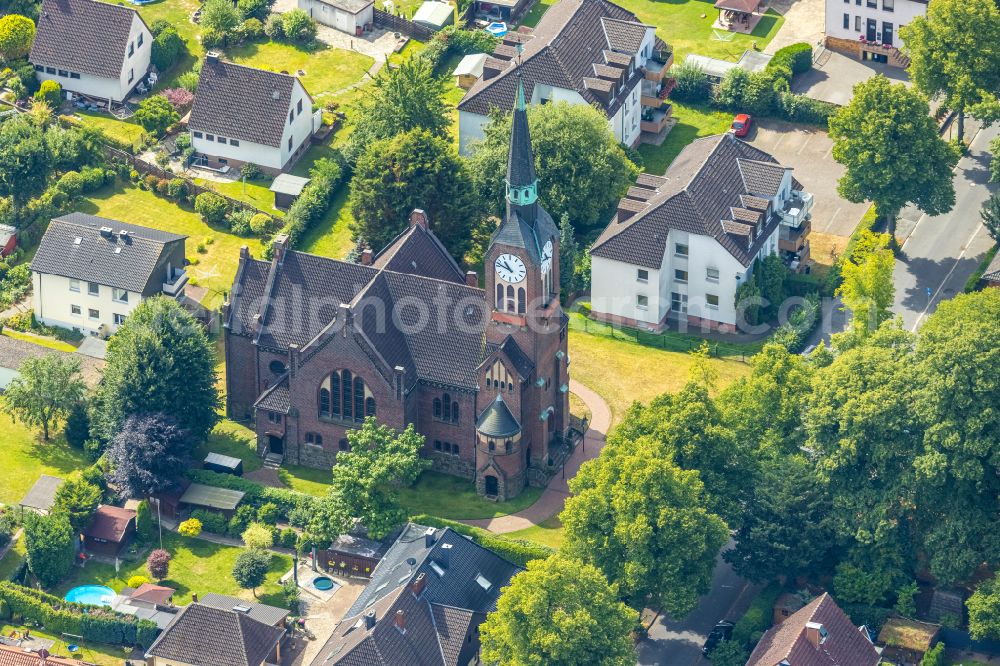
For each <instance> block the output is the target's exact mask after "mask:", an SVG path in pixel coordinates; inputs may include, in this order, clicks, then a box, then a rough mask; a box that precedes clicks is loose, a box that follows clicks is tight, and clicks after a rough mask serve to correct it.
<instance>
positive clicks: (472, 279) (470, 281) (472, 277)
mask: <svg viewBox="0 0 1000 666" xmlns="http://www.w3.org/2000/svg"><path fill="white" fill-rule="evenodd" d="M465 284H467V285H469V286H470V287H478V286H479V275H478V274H477V273H476V271H466V273H465Z"/></svg>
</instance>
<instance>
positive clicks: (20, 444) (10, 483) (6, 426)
mask: <svg viewBox="0 0 1000 666" xmlns="http://www.w3.org/2000/svg"><path fill="white" fill-rule="evenodd" d="M0 429H2V430H3V436H2V437H0V440H2V441H3V446H0V469H2V470H3V481H2V482H0V502H2V503H4V504H17V503H18V502H19V501H21V498H22V497H24V495H25V493H27V492H28V490H29V489H30V488H31V486H33V485H34V484H35V481H37V480H38V477H39V476H41V475H42V474H49V475H51V476H61V477H63V478H65V477H66V476H68V475H69V474H71V473H72V472H74V471H76V470H78V469H83V468H84V467H87V466H88V465H89V464H90V462H89V461H88V460H87V457H86V456H84V455H83V451H80V450H78V449H74V448H72V447H70V446H69V445H68V444H66V440H64V439H63V437H62V434H61V426H60V428H59V432H60V434H59V435H53V436H52V439H51V440H50V441H48V442H43V441H42V434H41V431H40V430H34V429H30V428H26V427H25V426H24V425H22V424H21V422H20V421H14V420H12V419H10V417H9V416H7V415H6V414H4V415H3V416H0Z"/></svg>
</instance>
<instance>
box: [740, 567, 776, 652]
mask: <svg viewBox="0 0 1000 666" xmlns="http://www.w3.org/2000/svg"><path fill="white" fill-rule="evenodd" d="M781 592H782V590H781V586H780V585H778V584H777V583H770V584H769V585H768V586H767V587H765V588H764V589H763V590H761V591H760V592H759V593H758V594H757V596H756V597H754V600H753V602H751V604H750V608H748V609H747V612H746V613H744V615H743V617H741V618H740V619H739V620H737V621H736V626H734V627H733V640H734V641H738V642H739V643H741V644H742V645H744V646H745V647H746V648H747V649H748V650H752V649H753V647H754V646H755V645H756V644H757V641H759V640H760V637H761V636H763V635H764V632H765V631H767V630H768V629H770V628H771V624H772V622H773V620H774V602H776V601H777V600H778V597H780V596H781Z"/></svg>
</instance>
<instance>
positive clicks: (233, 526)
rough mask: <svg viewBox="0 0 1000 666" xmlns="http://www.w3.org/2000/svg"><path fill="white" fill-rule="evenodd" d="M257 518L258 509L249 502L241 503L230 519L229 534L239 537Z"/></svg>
mask: <svg viewBox="0 0 1000 666" xmlns="http://www.w3.org/2000/svg"><path fill="white" fill-rule="evenodd" d="M255 520H257V509H256V507H253V506H251V505H249V504H240V505H239V506H238V507H236V512H235V513H234V514H233V517H232V518H230V519H229V536H231V537H239V536H240V535H241V534H243V530H245V529H246V528H247V526H248V525H249V524H250V523H252V522H254V521H255Z"/></svg>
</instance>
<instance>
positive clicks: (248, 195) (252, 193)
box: [194, 177, 285, 217]
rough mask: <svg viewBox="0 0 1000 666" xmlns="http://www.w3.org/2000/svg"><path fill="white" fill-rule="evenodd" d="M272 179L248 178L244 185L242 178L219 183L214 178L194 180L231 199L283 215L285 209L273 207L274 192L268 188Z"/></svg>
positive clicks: (273, 213) (272, 213)
mask: <svg viewBox="0 0 1000 666" xmlns="http://www.w3.org/2000/svg"><path fill="white" fill-rule="evenodd" d="M272 180H274V179H273V178H269V177H265V178H264V179H262V180H248V181H247V182H246V184H245V185H244V183H243V181H242V180H230V181H226V182H224V183H220V182H218V181H214V180H206V179H204V178H195V179H194V182H195V183H197V184H198V185H201V186H202V187H207V188H209V189H211V190H215V191H216V192H219V193H221V194H225V195H226V196H228V197H232V198H233V199H237V200H239V201H245V202H247V203H248V204H250V205H251V206H253V207H254V208H257V209H259V210H262V211H264V212H266V213H270V214H271V215H274V216H275V217H284V216H285V211H283V210H278V209H277V208H275V207H274V192H272V191H271V189H270V188H271V181H272Z"/></svg>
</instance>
